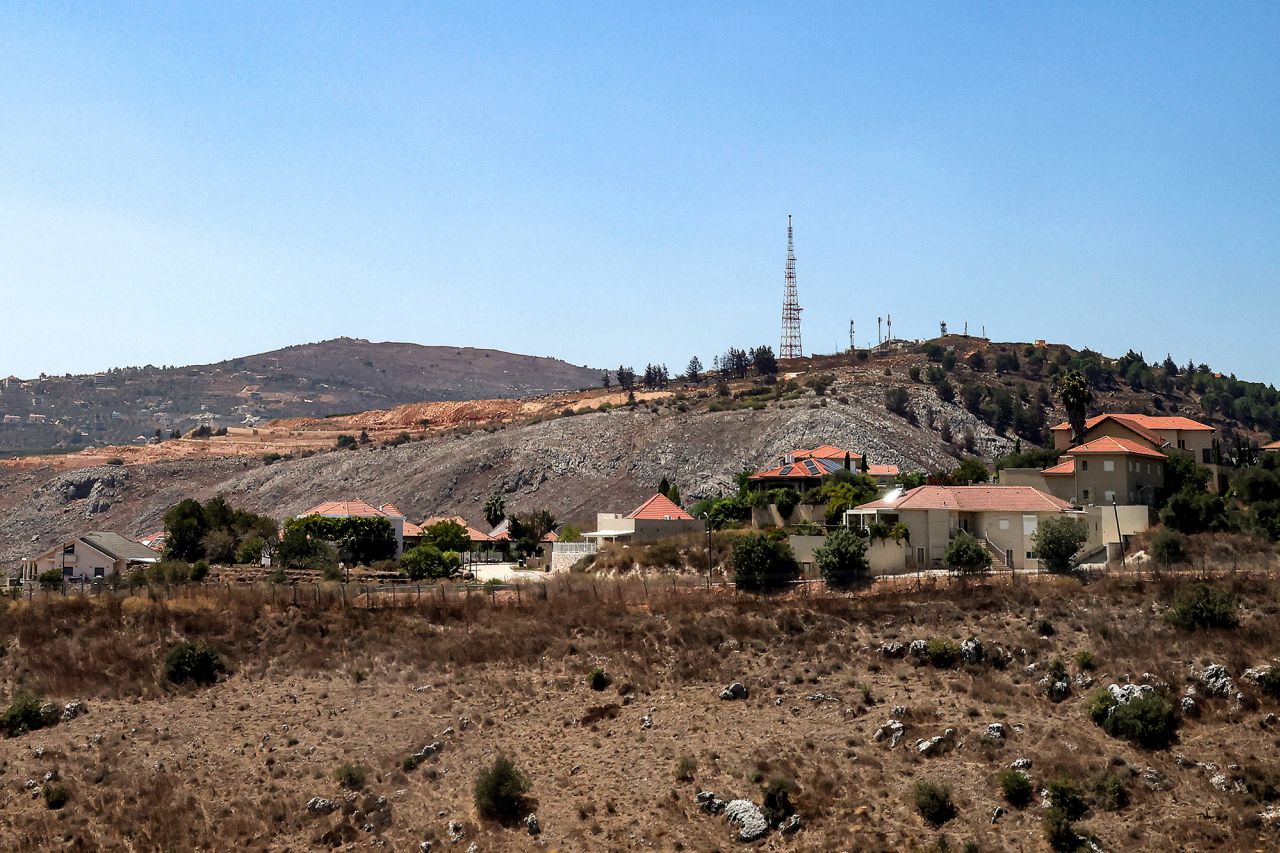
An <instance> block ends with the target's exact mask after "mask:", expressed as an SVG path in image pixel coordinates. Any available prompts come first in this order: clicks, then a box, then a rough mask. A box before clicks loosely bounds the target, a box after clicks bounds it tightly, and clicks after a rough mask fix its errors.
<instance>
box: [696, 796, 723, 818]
mask: <svg viewBox="0 0 1280 853" xmlns="http://www.w3.org/2000/svg"><path fill="white" fill-rule="evenodd" d="M694 799H695V800H697V802H698V809H699V810H700V811H703V812H706V813H707V814H720V813H721V812H722V811H724V807H725V805H726V803H725V801H724V800H721V799H719V798H717V797H716V795H715V793H714V792H713V791H699V792H698V793H697V795H695V796H694Z"/></svg>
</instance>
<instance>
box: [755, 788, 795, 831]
mask: <svg viewBox="0 0 1280 853" xmlns="http://www.w3.org/2000/svg"><path fill="white" fill-rule="evenodd" d="M795 789H796V786H795V785H794V784H792V783H791V782H790V781H788V780H786V779H773V780H771V781H770V782H769V785H768V787H766V788H765V789H764V804H763V805H762V806H761V807H760V812H761V813H762V814H763V815H764V819H765V820H767V821H769V825H770V826H777V825H778V824H780V823H782V822H783V821H784V820H786V819H787V818H789V817H791V816H792V815H793V814H795V813H796V807H795V805H794V804H792V802H791V793H792V792H793V791H794V790H795Z"/></svg>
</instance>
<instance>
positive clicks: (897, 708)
mask: <svg viewBox="0 0 1280 853" xmlns="http://www.w3.org/2000/svg"><path fill="white" fill-rule="evenodd" d="M910 713H911V712H910V711H908V710H907V706H906V705H894V706H893V707H892V708H890V709H889V716H890V717H893V718H894V719H895V720H900V719H902V718H903V717H905V716H907V715H908V714H910Z"/></svg>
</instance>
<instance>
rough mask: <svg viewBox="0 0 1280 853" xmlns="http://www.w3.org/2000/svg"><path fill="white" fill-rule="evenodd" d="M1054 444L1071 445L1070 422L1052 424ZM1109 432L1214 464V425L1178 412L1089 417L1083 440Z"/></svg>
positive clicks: (1206, 463)
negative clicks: (1177, 414) (1158, 414)
mask: <svg viewBox="0 0 1280 853" xmlns="http://www.w3.org/2000/svg"><path fill="white" fill-rule="evenodd" d="M1049 432H1050V433H1052V435H1053V446H1054V447H1055V448H1057V449H1058V450H1067V449H1069V448H1070V447H1071V441H1072V435H1071V424H1067V423H1062V424H1058V425H1057V426H1055V427H1052V428H1050V430H1049ZM1103 436H1110V437H1112V438H1123V439H1128V440H1130V441H1137V442H1139V443H1142V444H1146V445H1147V446H1149V447H1150V448H1151V449H1152V450H1163V451H1164V452H1166V453H1172V452H1174V451H1177V452H1179V453H1181V454H1182V455H1184V456H1188V457H1190V458H1191V459H1194V460H1195V461H1196V462H1199V463H1200V464H1201V465H1211V464H1213V442H1214V437H1215V433H1214V429H1213V427H1211V426H1207V425H1205V424H1202V423H1200V422H1199V421H1193V420H1191V418H1184V417H1181V416H1176V415H1160V416H1156V415H1132V414H1107V415H1098V416H1097V417H1093V418H1089V419H1088V420H1087V421H1085V424H1084V435H1083V436H1082V441H1081V443H1082V444H1087V443H1088V442H1091V441H1093V440H1094V439H1097V438H1102V437H1103Z"/></svg>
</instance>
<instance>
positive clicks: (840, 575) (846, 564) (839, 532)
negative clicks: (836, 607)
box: [813, 527, 871, 589]
mask: <svg viewBox="0 0 1280 853" xmlns="http://www.w3.org/2000/svg"><path fill="white" fill-rule="evenodd" d="M813 561H814V562H815V563H816V564H817V566H818V571H819V572H820V573H821V574H822V579H823V580H824V581H826V583H827V586H830V587H835V588H837V589H844V588H848V587H851V586H854V585H856V584H858V583H861V582H862V581H864V580H866V577H867V575H868V574H869V573H870V571H871V564H870V563H869V562H867V540H866V539H863V538H862V537H861V536H859V535H858V534H856V533H854V532H853V531H852V530H850V529H849V528H847V527H838V528H836V529H835V530H833V531H831V534H830V535H829V536H827V539H826V542H824V543H823V545H822V547H821V548H818V549H817V550H816V551H814V552H813Z"/></svg>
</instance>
